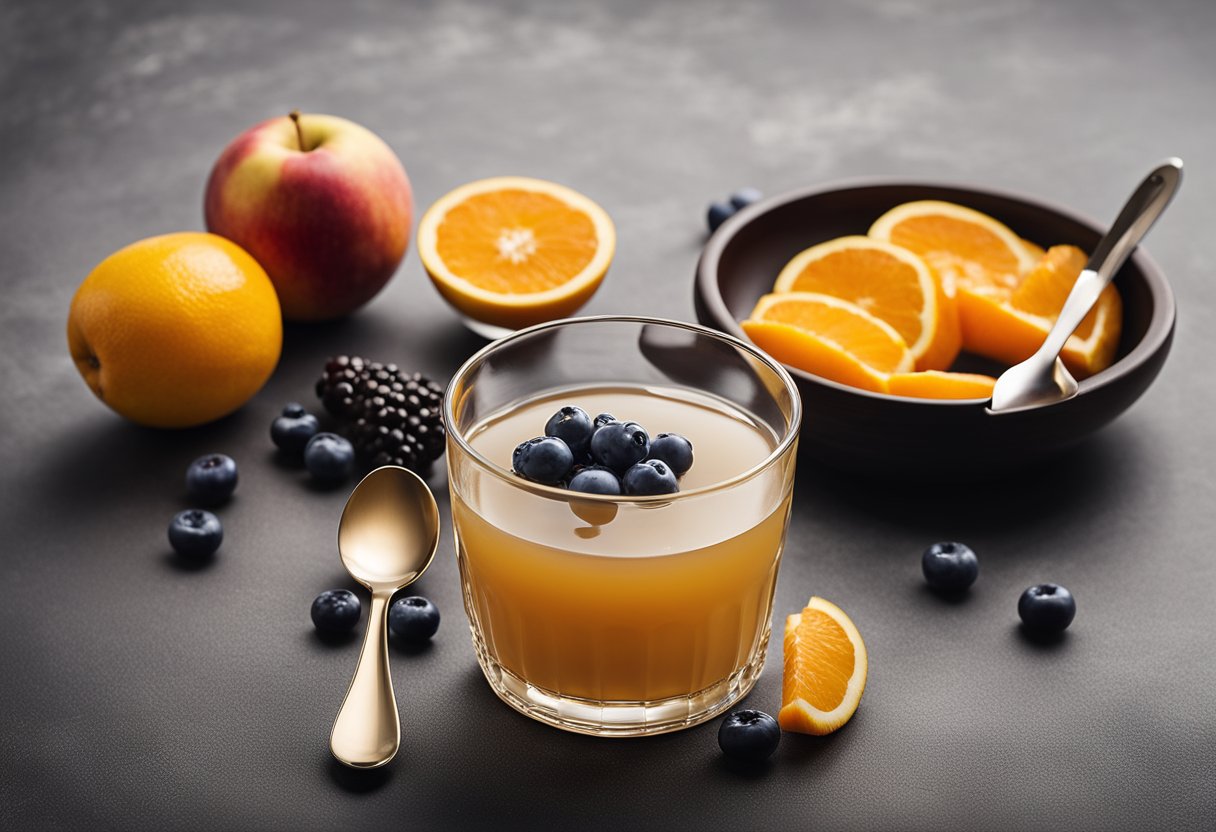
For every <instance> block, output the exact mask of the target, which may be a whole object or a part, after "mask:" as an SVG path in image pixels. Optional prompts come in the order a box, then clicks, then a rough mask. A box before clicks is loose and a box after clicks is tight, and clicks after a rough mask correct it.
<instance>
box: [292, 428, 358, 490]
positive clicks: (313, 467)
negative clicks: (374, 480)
mask: <svg viewBox="0 0 1216 832" xmlns="http://www.w3.org/2000/svg"><path fill="white" fill-rule="evenodd" d="M304 467H305V468H307V469H308V473H310V474H312V475H313V476H314V477H315V478H316V479H318V480H320V481H321V482H324V483H339V482H342V481H343V480H345V479H346V478H347V477H349V476H350V475H351V473H353V472H354V470H355V449H354V447H353V446H352V445H351V444H350V442H349V441H347V440H346V439H343V438H342V437H341V436H338V435H337V434H336V433H318V434H316V435H315V436H313V438H312V439H309V440H308V444H307V445H305V446H304Z"/></svg>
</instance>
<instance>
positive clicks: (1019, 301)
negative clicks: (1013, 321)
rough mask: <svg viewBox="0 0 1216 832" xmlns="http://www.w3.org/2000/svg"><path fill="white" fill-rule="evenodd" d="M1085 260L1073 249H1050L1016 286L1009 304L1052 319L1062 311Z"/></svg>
mask: <svg viewBox="0 0 1216 832" xmlns="http://www.w3.org/2000/svg"><path fill="white" fill-rule="evenodd" d="M1087 260H1088V258H1087V257H1086V256H1085V252H1083V251H1081V249H1079V248H1077V247H1076V246H1052V247H1051V248H1049V249H1048V250H1047V251H1046V252H1045V253H1044V254H1043V256H1042V257H1041V258H1039V262H1038V263H1036V264H1035V266H1034V268H1033V269H1031V270H1030V273H1029V274H1027V275H1026V279H1025V280H1023V281H1022V282H1021V284H1019V285H1018V287H1017V289H1016V290H1015V291H1014V292H1013V295H1012V296H1010V301H1011V302H1012V304H1013V306H1014V307H1015V308H1017V309H1020V310H1021V311H1023V312H1029V313H1030V314H1031V315H1038V316H1040V317H1043V318H1053V319H1054V318H1055V317H1056V316H1057V315H1059V314H1060V310H1061V309H1063V308H1064V301H1065V299H1066V298H1067V297H1068V293H1069V292H1070V291H1072V286H1073V284H1074V283H1076V282H1077V278H1078V277H1080V276H1081V272H1082V271H1083V270H1084V269H1085V263H1086V261H1087ZM1091 315H1092V313H1091Z"/></svg>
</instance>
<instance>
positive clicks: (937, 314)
mask: <svg viewBox="0 0 1216 832" xmlns="http://www.w3.org/2000/svg"><path fill="white" fill-rule="evenodd" d="M773 291H774V292H799V291H801V292H818V293H820V294H826V295H832V296H834V297H838V298H841V299H842V300H847V301H849V302H851V303H854V304H856V305H857V306H860V307H861V308H862V309H864V310H865V311H867V312H869V313H870V314H872V315H874V316H875V317H876V318H880V319H882V320H884V321H886V322H887V323H889V324H890V325H891V326H892V327H893V328H894V329H895V331H896V332H898V333H899V334H900V336H901V337H902V338H903V339H904V341H905V342H906V343H907V344H908V349H909V351H910V352H911V353H912V360H913V361H914V362H915V363H916V367H917V369H921V370H927V369H935V370H944V369H945V368H947V367H949V366H950V364H951V363H953V362H954V359H955V358H956V357H957V356H958V351H959V346H960V344H961V335H960V329H959V323H958V309H957V306H956V305H955V303H954V300H953V298H949V297H947V296H946V294H945V292H944V291H943V290H942V288H941V286H940V285H939V283H938V281H937V280H936V279H934V277H933V274H932V272H930V271H929V268H928V266H926V265H925V263H924V261H923V260H921V259H920V258H919V257H917V256H916V255H915V254H913V253H912V252H910V251H908V250H907V249H905V248H900V247H899V246H895V245H891V244H890V243H886V242H883V241H881V240H873V239H870V238H869V237H861V236H851V237H839V238H837V239H835V240H829V241H828V242H826V243H820V244H819V245H817V246H812V247H811V248H808V249H807V250H805V251H803V252H801V253H800V254H798V255H796V256H795V257H794V258H793V259H792V260H790V262H789V263H787V264H786V265H785V268H783V269H782V270H781V274H780V275H779V276H778V277H777V282H776V284H775V285H774V286H773Z"/></svg>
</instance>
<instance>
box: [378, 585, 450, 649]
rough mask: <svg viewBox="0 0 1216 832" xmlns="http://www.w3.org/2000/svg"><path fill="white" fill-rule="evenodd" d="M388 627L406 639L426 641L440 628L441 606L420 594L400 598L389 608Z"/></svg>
mask: <svg viewBox="0 0 1216 832" xmlns="http://www.w3.org/2000/svg"><path fill="white" fill-rule="evenodd" d="M388 628H389V629H390V630H392V631H393V634H394V635H396V636H398V637H399V638H403V639H405V640H406V641H426V640H427V639H429V638H430V637H431V636H433V635H435V631H436V630H438V629H439V608H438V607H436V606H435V605H434V604H432V603H431V602H430V601H429V600H427V599H426V598H423V597H421V596H419V595H415V596H412V597H410V598H398V599H397V600H396V601H394V602H393V605H392V606H391V607H389V608H388Z"/></svg>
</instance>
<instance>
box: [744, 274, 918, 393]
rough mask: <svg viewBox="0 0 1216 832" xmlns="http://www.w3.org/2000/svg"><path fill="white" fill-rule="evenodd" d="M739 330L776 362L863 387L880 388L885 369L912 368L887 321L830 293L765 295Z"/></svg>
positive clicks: (902, 343)
mask: <svg viewBox="0 0 1216 832" xmlns="http://www.w3.org/2000/svg"><path fill="white" fill-rule="evenodd" d="M743 331H744V332H746V333H747V335H748V337H749V338H751V339H752V341H754V342H755V344H756V345H757V346H758V347H760V349H762V350H764V351H765V352H767V353H768V354H769V355H771V356H773V357H774V358H776V359H777V360H778V361H781V362H783V363H785V364H788V365H790V366H791V367H797V368H798V369H800V370H804V371H806V372H808V373H814V374H815V375H819V376H823V377H824V378H828V379H831V380H832V381H838V382H840V383H841V384H848V385H851V386H853V387H860V388H862V389H863V390H872V391H875V392H879V393H881V392H884V391H885V390H886V376H887V375H888V374H889V373H899V372H908V371H910V370H912V368H913V363H912V354H911V353H909V352H908V346H907V344H905V343H904V340H903V338H901V337H900V335H899V333H898V332H896V331H895V330H894V329H893V328H892V327H891V325H890V324H888V323H887V322H886V321H883V320H881V319H880V318H876V317H874V316H873V315H871V314H870V313H869V312H867V311H865V310H864V309H862V308H861V307H860V306H856V305H855V304H852V303H849V302H848V301H846V300H841V299H840V298H835V297H832V296H831V295H823V294H817V293H814V292H786V293H784V294H771V295H765V296H764V297H762V298H760V300H759V302H758V303H757V304H756V308H755V309H753V310H752V315H751V319H750V320H747V321H744V322H743Z"/></svg>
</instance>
